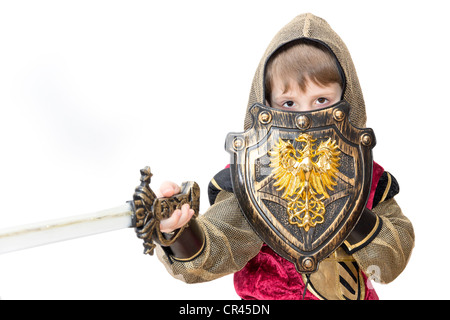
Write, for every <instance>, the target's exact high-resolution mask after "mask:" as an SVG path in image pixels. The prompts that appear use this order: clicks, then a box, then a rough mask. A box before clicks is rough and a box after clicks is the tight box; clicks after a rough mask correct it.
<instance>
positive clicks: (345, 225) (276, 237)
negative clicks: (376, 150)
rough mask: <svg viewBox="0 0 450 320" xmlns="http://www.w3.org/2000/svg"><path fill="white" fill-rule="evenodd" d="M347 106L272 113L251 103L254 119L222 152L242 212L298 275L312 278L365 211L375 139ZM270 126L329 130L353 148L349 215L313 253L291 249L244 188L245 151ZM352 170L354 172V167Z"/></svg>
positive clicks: (264, 239)
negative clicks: (355, 162) (356, 176)
mask: <svg viewBox="0 0 450 320" xmlns="http://www.w3.org/2000/svg"><path fill="white" fill-rule="evenodd" d="M349 112H350V105H349V104H348V103H347V102H346V101H344V100H343V101H341V102H339V103H337V104H335V105H333V106H330V107H327V108H324V109H320V110H317V111H312V112H291V111H284V110H278V109H273V108H270V107H267V106H264V105H262V104H259V103H256V104H254V105H253V106H252V107H251V109H250V113H251V115H252V117H253V124H252V126H251V127H250V128H249V129H248V130H247V131H245V132H243V133H229V134H228V136H227V139H226V144H225V148H226V150H227V152H229V153H230V155H231V163H230V166H231V180H232V184H233V190H234V193H235V195H236V197H237V199H238V202H239V205H240V207H241V210H242V212H243V214H244V216H245V217H246V219H247V221H248V222H249V224H250V225H251V226H252V227H253V229H254V231H255V232H256V233H257V234H258V235H259V237H260V238H261V239H262V240H263V241H264V242H265V243H266V244H267V245H268V246H269V247H271V248H272V249H273V250H274V251H275V252H276V253H277V254H279V255H280V256H282V257H283V258H285V259H287V260H288V261H290V262H292V263H294V265H295V267H296V269H297V271H298V272H301V273H312V272H315V271H317V269H318V266H319V262H320V261H322V260H323V259H325V258H326V257H327V256H329V255H330V254H331V253H332V252H333V251H334V250H335V249H336V248H338V247H339V246H340V245H341V244H342V243H343V242H344V240H345V239H346V237H347V236H348V235H349V234H350V232H351V231H352V230H353V228H354V226H355V225H356V223H357V222H358V220H359V218H360V216H361V213H362V211H363V210H364V208H365V206H366V203H367V199H368V197H369V193H370V186H371V179H372V164H373V160H372V148H373V147H374V146H375V144H376V141H375V135H374V133H373V130H372V129H370V128H362V129H361V128H356V127H354V126H353V125H352V124H351V123H350V121H349ZM272 126H275V127H279V128H287V129H296V130H300V132H311V131H317V130H318V128H319V127H330V128H333V129H334V130H335V132H336V133H337V134H340V135H342V136H343V137H345V140H347V141H350V142H351V143H353V144H354V146H356V147H357V148H358V151H359V155H360V157H359V158H360V159H361V161H362V165H361V168H362V170H364V172H363V173H362V174H361V177H362V181H355V187H356V184H358V186H357V187H358V190H359V195H357V197H356V199H357V200H356V203H354V204H353V206H352V208H350V210H351V212H348V214H347V215H346V216H345V217H344V218H343V219H342V221H341V223H340V224H339V226H338V227H337V228H336V229H335V230H334V231H333V232H332V233H331V234H330V235H329V236H328V237H327V239H326V241H324V242H323V243H322V244H321V245H319V246H318V247H316V248H315V249H313V250H312V251H308V252H306V251H302V250H301V249H300V248H295V249H294V248H293V247H292V246H291V245H290V244H289V242H291V243H292V241H290V240H289V239H288V238H289V237H293V236H292V235H291V234H287V235H284V234H281V233H279V232H278V230H277V229H275V228H270V227H268V226H269V225H273V224H272V223H271V222H270V221H268V218H267V217H266V215H265V214H264V212H262V209H261V208H260V207H259V205H258V203H257V201H255V198H254V195H253V194H252V192H251V188H250V186H249V185H248V184H247V183H246V182H247V180H246V179H245V176H246V172H247V170H248V168H247V166H246V161H245V160H244V159H245V158H246V156H247V150H248V148H250V147H252V146H255V145H257V144H260V143H261V141H262V140H263V139H265V137H267V136H268V134H270V132H271V130H270V128H271V127H272ZM355 170H356V167H355Z"/></svg>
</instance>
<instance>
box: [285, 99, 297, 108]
mask: <svg viewBox="0 0 450 320" xmlns="http://www.w3.org/2000/svg"><path fill="white" fill-rule="evenodd" d="M294 106H295V102H294V101H290V100H289V101H286V102H285V103H283V107H285V108H293V107H294Z"/></svg>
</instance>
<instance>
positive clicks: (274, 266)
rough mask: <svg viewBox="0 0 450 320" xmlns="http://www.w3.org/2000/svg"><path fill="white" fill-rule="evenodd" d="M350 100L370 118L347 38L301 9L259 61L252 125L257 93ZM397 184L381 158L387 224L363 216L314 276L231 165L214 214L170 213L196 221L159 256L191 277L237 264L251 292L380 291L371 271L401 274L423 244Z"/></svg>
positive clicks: (346, 294)
mask: <svg viewBox="0 0 450 320" xmlns="http://www.w3.org/2000/svg"><path fill="white" fill-rule="evenodd" d="M341 100H346V101H347V102H348V103H349V104H350V106H351V109H350V121H351V122H352V124H353V125H354V126H356V127H360V128H363V127H365V122H366V113H365V107H364V100H363V96H362V92H361V89H360V86H359V81H358V78H357V75H356V71H355V68H354V66H353V62H352V59H351V57H350V54H349V52H348V50H347V48H346V46H345V44H344V43H343V42H342V40H341V39H340V38H339V37H338V36H337V35H336V33H335V32H334V31H333V30H332V29H331V28H330V27H329V25H328V24H327V23H326V22H325V21H324V20H322V19H320V18H318V17H315V16H313V15H312V14H304V15H300V16H298V17H296V18H295V19H294V20H292V21H291V22H290V23H289V24H288V25H286V26H285V27H284V28H283V29H282V30H281V31H280V32H279V33H278V34H277V35H276V36H275V38H274V39H273V40H272V42H271V43H270V45H269V47H268V49H267V50H266V53H265V54H264V56H263V59H262V60H261V63H260V64H259V67H258V69H257V71H256V74H255V78H254V80H253V84H252V88H251V92H250V99H249V103H248V107H247V112H246V117H245V125H244V129H248V128H249V127H250V126H251V121H252V118H251V116H250V113H249V108H250V107H251V106H252V105H253V104H254V103H256V102H259V103H262V104H266V105H267V106H270V107H272V108H277V109H283V110H291V111H311V110H315V109H320V108H325V107H328V106H332V105H333V104H335V103H337V102H339V101H341ZM160 192H161V195H163V196H166V197H168V196H172V195H173V194H175V193H178V192H180V189H179V187H178V186H177V185H176V184H174V183H169V182H168V183H164V184H163V185H162V186H161V188H160ZM397 193H398V184H397V182H396V180H395V178H394V177H393V176H392V175H390V174H389V173H387V172H385V171H384V170H383V168H382V167H381V166H379V165H378V164H376V163H374V166H373V177H372V189H371V193H370V198H369V200H368V203H367V207H368V209H371V210H372V211H371V214H372V215H373V219H375V220H376V221H377V228H372V227H371V228H368V227H367V225H365V224H366V223H367V220H366V219H364V217H361V219H360V221H359V222H358V224H357V226H356V227H355V229H354V231H353V232H354V233H355V232H356V231H358V232H360V233H359V234H358V235H357V237H356V236H355V234H353V235H352V234H350V236H349V238H351V237H356V238H357V239H358V241H356V242H353V243H352V244H349V243H348V242H346V244H345V245H343V246H341V247H339V248H338V249H337V250H336V251H335V252H334V253H333V254H331V255H330V256H329V257H328V258H327V259H325V260H323V261H322V262H321V263H320V265H319V269H318V271H317V272H315V273H313V274H311V276H310V279H309V281H308V282H307V281H306V278H305V277H304V276H303V275H302V274H300V273H298V272H297V271H296V270H295V267H294V265H293V264H292V263H291V262H289V261H287V260H285V259H284V258H282V257H280V256H279V255H277V254H276V253H275V252H274V251H272V250H271V249H270V248H269V247H268V246H266V245H265V244H264V243H263V242H262V241H261V240H260V238H259V237H258V236H257V235H256V234H255V232H254V231H253V229H252V227H251V226H250V225H249V224H248V223H247V221H246V219H245V217H244V215H243V214H242V213H241V211H240V208H239V205H238V202H237V199H236V197H235V196H234V195H233V189H232V186H231V179H230V171H229V169H224V170H222V171H221V172H219V173H218V174H217V175H216V176H215V177H214V179H213V180H212V181H211V183H210V186H209V197H210V202H211V204H212V206H211V207H210V208H209V209H208V211H207V212H206V213H205V214H203V215H200V216H199V218H198V219H192V220H191V217H192V215H193V211H192V210H191V209H190V208H189V206H188V205H185V206H183V207H182V209H181V210H177V211H175V212H174V213H173V215H172V216H171V218H169V219H167V220H164V221H162V222H161V224H160V228H161V231H163V232H165V233H167V236H168V237H169V236H170V234H171V233H173V232H176V230H177V229H179V228H180V227H182V226H183V225H185V224H187V223H189V227H188V228H186V229H185V231H184V232H183V234H182V235H181V236H180V238H179V240H178V241H177V242H176V243H175V244H174V245H173V246H171V247H166V248H158V250H157V252H158V256H159V258H160V259H161V261H163V263H164V264H165V265H166V267H167V269H168V271H169V272H170V273H171V274H172V275H173V276H174V277H176V278H178V279H181V280H183V281H185V282H188V283H194V282H202V281H209V280H213V279H216V278H218V277H221V276H224V275H227V274H230V273H234V274H235V275H234V281H235V288H236V291H237V293H238V294H239V295H240V296H241V297H242V298H243V299H301V298H305V299H377V298H378V297H377V295H376V293H375V291H374V290H373V288H372V287H371V286H370V285H369V280H368V278H367V276H371V277H373V278H374V279H375V281H379V282H382V283H388V282H391V281H392V280H394V279H395V278H396V277H397V276H398V275H399V274H400V273H401V272H402V271H403V269H404V268H405V266H406V264H407V262H408V260H409V256H410V254H411V251H412V248H413V246H414V231H413V228H412V225H411V223H410V221H409V220H408V219H407V218H406V217H405V216H404V215H403V214H402V212H401V210H400V208H399V206H398V205H397V203H396V201H395V200H394V196H395V195H396V194H397ZM372 221H373V220H372ZM361 230H363V231H362V233H361ZM305 283H307V288H306V289H307V290H306V291H305Z"/></svg>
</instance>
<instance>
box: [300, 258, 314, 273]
mask: <svg viewBox="0 0 450 320" xmlns="http://www.w3.org/2000/svg"><path fill="white" fill-rule="evenodd" d="M302 266H303V268H305V269H307V270H311V269H312V268H313V267H314V261H313V260H312V259H311V258H305V259H303V261H302Z"/></svg>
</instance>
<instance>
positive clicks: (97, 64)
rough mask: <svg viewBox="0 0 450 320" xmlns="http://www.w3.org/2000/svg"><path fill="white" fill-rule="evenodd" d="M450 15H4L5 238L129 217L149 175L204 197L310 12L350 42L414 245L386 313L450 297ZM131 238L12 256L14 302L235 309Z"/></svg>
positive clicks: (173, 4) (0, 98) (263, 5)
mask: <svg viewBox="0 0 450 320" xmlns="http://www.w3.org/2000/svg"><path fill="white" fill-rule="evenodd" d="M447 11H448V9H446V7H445V6H444V1H432V0H430V1H411V0H410V1H376V2H370V4H368V2H366V1H311V0H308V1H299V0H296V1H276V2H275V1H271V2H269V1H261V0H259V1H226V2H220V3H219V2H216V1H214V2H213V1H92V0H91V1H80V0H78V1H2V2H0V108H1V109H0V110H1V113H0V150H1V156H0V204H1V206H0V208H1V209H0V228H3V227H9V226H14V225H20V224H24V223H30V222H34V221H40V220H48V219H54V218H61V217H66V216H71V215H77V214H84V213H89V212H94V211H97V210H101V209H106V208H110V207H115V206H117V205H121V204H123V203H124V202H125V201H127V200H129V199H131V196H132V194H133V191H134V187H135V186H137V185H138V184H139V169H141V168H142V167H144V166H145V165H150V166H151V167H152V171H153V173H154V177H153V181H152V187H153V188H157V187H158V186H159V184H160V183H161V182H162V181H164V180H173V181H176V182H182V181H185V180H195V181H197V182H198V183H199V184H200V186H201V188H202V190H203V194H202V198H201V211H202V212H204V211H205V210H206V209H207V208H208V199H207V196H206V188H207V184H208V182H209V180H210V179H211V177H212V176H213V175H214V174H215V173H216V172H217V171H218V170H220V169H222V168H223V167H224V166H225V165H226V164H227V163H228V161H229V160H228V154H227V153H226V152H225V151H224V140H225V136H226V134H227V133H228V132H230V131H242V126H243V118H244V110H245V107H246V104H247V97H248V92H249V89H250V84H251V81H252V78H253V74H254V71H255V70H256V67H257V64H258V62H259V59H260V57H261V56H262V54H263V52H264V50H265V48H266V46H267V45H268V43H269V42H270V40H271V39H272V37H273V36H274V35H275V33H276V32H277V31H278V30H279V29H280V28H282V27H283V26H284V25H285V24H286V23H288V22H289V21H290V20H291V19H292V18H294V17H295V16H296V15H297V14H300V13H304V12H312V13H314V14H316V15H318V16H321V17H323V18H324V19H326V20H327V21H328V22H329V23H330V25H331V26H332V28H333V29H334V30H335V31H336V32H337V33H338V34H339V35H340V36H341V37H342V38H343V40H344V42H345V43H346V44H347V46H348V48H349V50H350V52H351V53H352V57H353V60H354V63H355V65H356V69H357V71H358V75H359V79H360V82H361V86H362V88H363V92H364V95H365V99H366V105H367V110H368V111H367V112H368V123H367V124H368V126H369V127H372V128H373V129H374V130H375V133H376V135H377V143H378V144H377V146H376V148H375V150H374V156H375V160H376V161H377V162H378V163H380V164H381V165H382V166H383V167H384V168H385V169H386V170H387V171H389V172H391V173H393V174H394V175H395V177H396V178H397V179H398V181H399V182H400V187H401V192H400V194H399V195H398V196H397V201H398V202H399V204H400V205H401V207H402V209H403V211H404V213H405V214H406V215H407V216H408V217H409V218H410V219H411V221H412V222H413V224H414V227H415V232H416V246H415V249H414V251H413V255H412V258H411V260H410V262H409V265H408V266H407V268H406V269H405V271H404V272H403V273H402V274H401V275H400V276H399V277H398V278H397V279H396V280H395V281H394V282H392V283H390V284H388V285H379V284H375V288H376V290H377V292H378V294H379V296H380V298H382V299H442V298H445V299H448V298H450V297H449V294H448V290H446V289H447V287H448V286H449V280H448V277H447V276H446V270H447V268H448V262H449V255H448V253H447V244H448V239H449V234H450V233H449V231H448V223H449V222H450V221H449V209H448V203H447V197H448V191H447V188H448V181H449V178H450V177H449V168H448V167H449V164H448V156H447V154H448V152H447V149H448V148H449V146H448V145H449V139H448V132H449V130H448V127H449V123H450V122H449V119H448V117H447V114H448V112H447V111H448V108H449V102H448V101H447V100H446V98H447V95H448V92H449V87H448V85H449V81H448V75H449V74H450V68H449V58H448V57H449V49H448V46H447V43H446V42H447V38H448V36H447V31H448V30H449V28H450V23H449V19H448V14H447ZM142 250H143V248H142V244H141V241H140V240H138V239H137V238H136V237H135V235H134V231H133V230H132V229H124V230H120V231H115V232H110V233H105V234H101V235H96V236H90V237H86V238H82V239H77V240H71V241H66V242H62V243H56V244H52V245H48V246H43V247H39V248H34V249H29V250H24V251H18V252H13V253H9V254H5V255H2V256H0V299H238V298H239V297H238V296H237V295H236V293H235V292H234V288H233V281H232V280H233V279H232V276H227V277H225V278H222V279H219V280H216V281H213V282H210V283H205V284H195V285H187V284H184V283H182V282H180V281H178V280H175V279H173V278H172V277H170V276H169V275H168V273H167V272H166V270H165V268H164V267H163V265H162V264H161V263H160V262H159V261H158V260H157V258H156V257H149V256H145V255H143V254H142Z"/></svg>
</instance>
